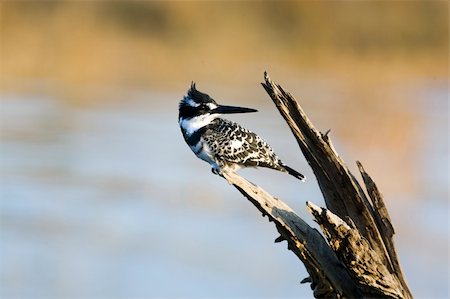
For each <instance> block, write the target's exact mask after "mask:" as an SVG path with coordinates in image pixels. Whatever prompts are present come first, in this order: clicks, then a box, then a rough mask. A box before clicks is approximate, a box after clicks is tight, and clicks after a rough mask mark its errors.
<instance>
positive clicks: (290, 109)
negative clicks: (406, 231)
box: [262, 73, 412, 298]
mask: <svg viewBox="0 0 450 299" xmlns="http://www.w3.org/2000/svg"><path fill="white" fill-rule="evenodd" d="M264 79H265V83H262V85H263V87H264V89H265V90H266V92H267V93H268V94H269V96H270V97H271V98H272V100H273V102H274V103H275V105H276V107H277V108H278V110H279V112H280V114H281V115H282V116H283V118H284V119H285V121H286V122H287V124H288V125H289V127H290V128H291V131H292V133H293V134H294V136H295V138H296V139H297V142H298V144H299V146H300V149H301V150H302V152H303V154H304V156H305V158H306V159H307V161H308V163H309V165H310V166H311V168H312V169H313V171H314V174H315V176H316V178H317V181H318V183H319V186H320V189H321V191H322V193H323V195H324V199H325V202H326V205H327V208H328V209H329V210H330V211H332V212H333V213H334V214H336V215H337V216H339V218H341V219H351V222H353V223H354V224H355V226H356V228H357V229H358V231H359V232H360V233H361V234H362V236H363V237H364V238H365V239H367V241H368V242H369V244H370V247H371V248H372V249H373V250H374V251H375V252H377V253H378V256H379V258H380V260H381V262H382V264H383V265H384V266H386V267H387V268H388V270H389V272H390V273H392V274H393V275H395V276H396V278H397V279H398V280H399V281H400V282H401V285H402V287H403V295H404V296H405V298H412V294H411V292H410V290H409V288H408V285H407V283H406V280H405V279H404V277H403V274H402V271H401V268H400V266H399V263H398V257H397V254H396V252H395V248H394V246H393V242H392V235H391V236H390V237H389V229H388V225H387V223H389V224H390V219H389V217H385V215H387V213H384V214H383V215H384V216H382V217H381V218H382V219H383V220H382V221H381V222H380V221H378V220H377V218H379V217H380V216H379V210H378V208H380V206H376V204H375V203H374V205H375V208H374V207H373V206H372V203H371V202H370V201H369V199H367V197H366V195H365V193H364V191H363V189H362V188H361V186H360V184H359V182H358V181H357V180H356V178H355V177H354V176H353V174H351V172H350V171H349V169H348V167H347V166H346V165H345V163H344V161H343V160H342V159H341V158H340V157H339V155H338V154H337V152H336V151H335V149H334V147H333V145H332V144H331V141H330V139H329V136H328V133H329V131H328V132H327V133H325V134H322V133H320V132H319V131H317V130H316V129H315V127H314V126H313V124H312V123H311V121H310V120H309V118H308V117H307V116H306V114H305V113H304V111H303V109H302V108H301V107H300V105H299V104H298V102H297V101H296V100H295V99H294V97H293V96H292V95H291V94H289V93H288V92H286V91H284V89H283V88H282V87H281V86H280V85H277V84H274V83H273V82H272V80H271V79H270V78H269V76H268V75H267V73H264ZM363 178H364V176H363ZM369 185H370V184H369ZM366 188H367V190H368V192H369V194H371V191H372V190H371V189H370V188H371V187H370V186H367V182H366ZM378 194H380V193H379V192H378ZM371 199H372V201H373V200H374V199H373V198H371ZM377 199H379V197H375V200H377ZM377 202H378V203H380V202H381V203H382V205H383V207H384V202H383V201H382V200H381V201H379V200H378V201H377ZM386 212H387V210H386ZM383 222H384V223H385V224H383V226H382V227H380V223H383ZM390 225H391V224H390ZM391 227H392V225H391ZM385 233H387V234H388V235H387V236H386V235H385ZM392 234H393V230H392ZM389 240H391V241H389Z"/></svg>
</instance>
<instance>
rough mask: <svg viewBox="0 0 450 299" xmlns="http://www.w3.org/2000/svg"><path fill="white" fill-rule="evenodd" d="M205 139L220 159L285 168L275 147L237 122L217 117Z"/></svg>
mask: <svg viewBox="0 0 450 299" xmlns="http://www.w3.org/2000/svg"><path fill="white" fill-rule="evenodd" d="M203 139H204V141H205V142H206V144H208V147H209V148H210V150H211V152H212V153H214V155H215V158H216V159H218V160H219V161H223V162H225V163H236V164H239V165H243V166H262V167H269V168H274V169H277V170H284V167H282V166H281V165H282V164H281V163H282V162H281V161H280V159H279V158H278V157H277V155H276V154H275V153H274V151H273V149H272V148H271V147H270V146H269V145H268V144H267V143H266V142H265V141H264V140H263V139H262V138H261V137H259V136H258V135H256V134H255V133H253V132H251V131H249V130H247V129H245V128H243V127H241V126H240V125H238V124H237V123H234V122H231V121H228V120H225V119H216V120H215V123H214V124H213V125H212V126H210V127H209V128H208V129H207V132H206V134H204V135H203Z"/></svg>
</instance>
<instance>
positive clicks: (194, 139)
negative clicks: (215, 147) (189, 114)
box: [186, 126, 208, 146]
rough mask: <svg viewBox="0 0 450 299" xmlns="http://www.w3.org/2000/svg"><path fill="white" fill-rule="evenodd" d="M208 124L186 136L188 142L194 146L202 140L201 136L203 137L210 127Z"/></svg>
mask: <svg viewBox="0 0 450 299" xmlns="http://www.w3.org/2000/svg"><path fill="white" fill-rule="evenodd" d="M207 127H208V126H204V127H201V128H200V129H198V130H197V131H195V132H194V133H192V134H191V136H189V137H187V138H186V142H187V144H189V145H191V146H194V145H196V144H197V143H198V142H199V141H200V137H202V135H203V133H205V131H206V130H207V129H208V128H207Z"/></svg>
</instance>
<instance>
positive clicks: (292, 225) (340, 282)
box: [222, 172, 360, 298]
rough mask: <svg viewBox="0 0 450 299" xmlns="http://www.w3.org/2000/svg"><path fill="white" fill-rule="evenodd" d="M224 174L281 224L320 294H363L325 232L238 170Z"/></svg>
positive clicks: (282, 233)
mask: <svg viewBox="0 0 450 299" xmlns="http://www.w3.org/2000/svg"><path fill="white" fill-rule="evenodd" d="M222 175H223V177H224V178H225V179H226V180H227V181H228V183H230V184H231V185H234V186H235V187H236V188H237V189H238V190H239V191H240V192H241V193H242V194H243V195H244V196H245V197H247V198H248V199H249V200H250V201H251V202H252V203H253V204H254V205H255V207H256V208H258V210H259V211H261V212H262V213H263V215H267V217H268V218H269V220H270V221H273V222H274V223H275V225H276V227H277V230H278V232H279V233H280V237H278V238H277V239H276V240H275V242H280V241H282V240H286V241H287V242H288V249H289V250H291V251H292V252H293V253H295V255H297V257H298V258H299V259H300V260H301V261H302V262H303V263H304V264H305V266H306V269H307V271H308V273H309V275H310V277H311V278H312V282H313V284H312V286H311V287H312V288H313V291H314V296H315V297H316V298H339V297H342V296H344V297H347V298H355V297H359V296H360V292H359V290H358V288H357V287H356V284H355V283H354V282H353V281H352V279H351V277H350V275H349V273H348V272H347V270H346V269H345V267H344V265H343V264H342V262H341V261H339V260H338V258H337V257H336V254H335V253H334V252H333V250H331V248H330V247H329V246H328V245H327V242H326V241H325V239H324V238H323V237H322V235H321V234H320V233H319V232H318V231H317V230H316V229H314V228H312V227H311V226H309V225H308V224H307V223H306V222H305V221H304V220H303V219H302V218H300V217H299V216H298V215H297V214H296V213H295V212H294V211H293V210H292V209H291V208H290V207H289V206H288V205H287V204H286V203H284V202H283V201H281V200H279V199H278V198H275V197H273V196H271V195H270V194H269V193H267V192H266V191H265V190H263V189H262V188H261V187H259V186H256V185H254V184H252V183H250V182H248V181H247V180H245V179H244V178H242V177H240V176H238V175H237V174H235V173H231V172H224V173H223V174H222Z"/></svg>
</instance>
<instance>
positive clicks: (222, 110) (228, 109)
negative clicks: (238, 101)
mask: <svg viewBox="0 0 450 299" xmlns="http://www.w3.org/2000/svg"><path fill="white" fill-rule="evenodd" d="M250 112H258V110H256V109H252V108H243V107H234V106H222V105H219V106H218V107H217V108H216V109H213V110H211V114H214V113H218V114H232V113H250Z"/></svg>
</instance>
